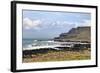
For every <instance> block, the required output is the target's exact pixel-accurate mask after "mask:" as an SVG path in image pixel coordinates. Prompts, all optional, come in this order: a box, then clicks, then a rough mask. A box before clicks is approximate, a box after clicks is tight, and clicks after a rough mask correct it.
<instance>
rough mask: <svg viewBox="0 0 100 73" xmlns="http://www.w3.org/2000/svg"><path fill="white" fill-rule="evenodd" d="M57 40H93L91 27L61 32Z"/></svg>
mask: <svg viewBox="0 0 100 73" xmlns="http://www.w3.org/2000/svg"><path fill="white" fill-rule="evenodd" d="M54 40H55V41H87V42H91V28H90V27H89V26H84V27H77V28H72V29H71V30H70V31H69V32H67V33H61V34H60V35H59V36H58V37H55V38H54Z"/></svg>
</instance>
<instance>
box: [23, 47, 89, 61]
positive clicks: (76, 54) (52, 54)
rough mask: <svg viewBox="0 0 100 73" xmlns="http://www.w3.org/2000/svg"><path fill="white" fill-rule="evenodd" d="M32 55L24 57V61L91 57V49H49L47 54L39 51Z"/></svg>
mask: <svg viewBox="0 0 100 73" xmlns="http://www.w3.org/2000/svg"><path fill="white" fill-rule="evenodd" d="M31 56H32V57H25V58H23V63H30V62H48V61H70V60H87V59H91V53H90V49H87V50H81V51H65V50H63V51H48V52H47V53H45V54H41V53H38V54H32V55H31Z"/></svg>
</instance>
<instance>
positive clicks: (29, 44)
mask: <svg viewBox="0 0 100 73" xmlns="http://www.w3.org/2000/svg"><path fill="white" fill-rule="evenodd" d="M22 41H23V42H22V46H23V48H29V47H36V46H48V45H56V44H57V43H56V42H54V41H53V40H48V39H45V40H34V39H23V40H22Z"/></svg>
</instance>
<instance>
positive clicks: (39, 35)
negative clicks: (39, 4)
mask: <svg viewBox="0 0 100 73" xmlns="http://www.w3.org/2000/svg"><path fill="white" fill-rule="evenodd" d="M90 24H91V14H90V13H82V12H81V13H79V12H54V11H35V10H23V38H32V39H45V38H46V39H52V38H54V37H58V36H59V35H60V34H61V33H66V32H68V31H69V30H70V29H71V28H76V27H79V26H90Z"/></svg>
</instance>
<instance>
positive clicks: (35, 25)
mask: <svg viewBox="0 0 100 73" xmlns="http://www.w3.org/2000/svg"><path fill="white" fill-rule="evenodd" d="M40 25H41V21H40V20H31V19H29V18H24V19H23V27H24V28H25V29H27V30H28V29H36V30H37V29H39V28H40Z"/></svg>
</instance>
